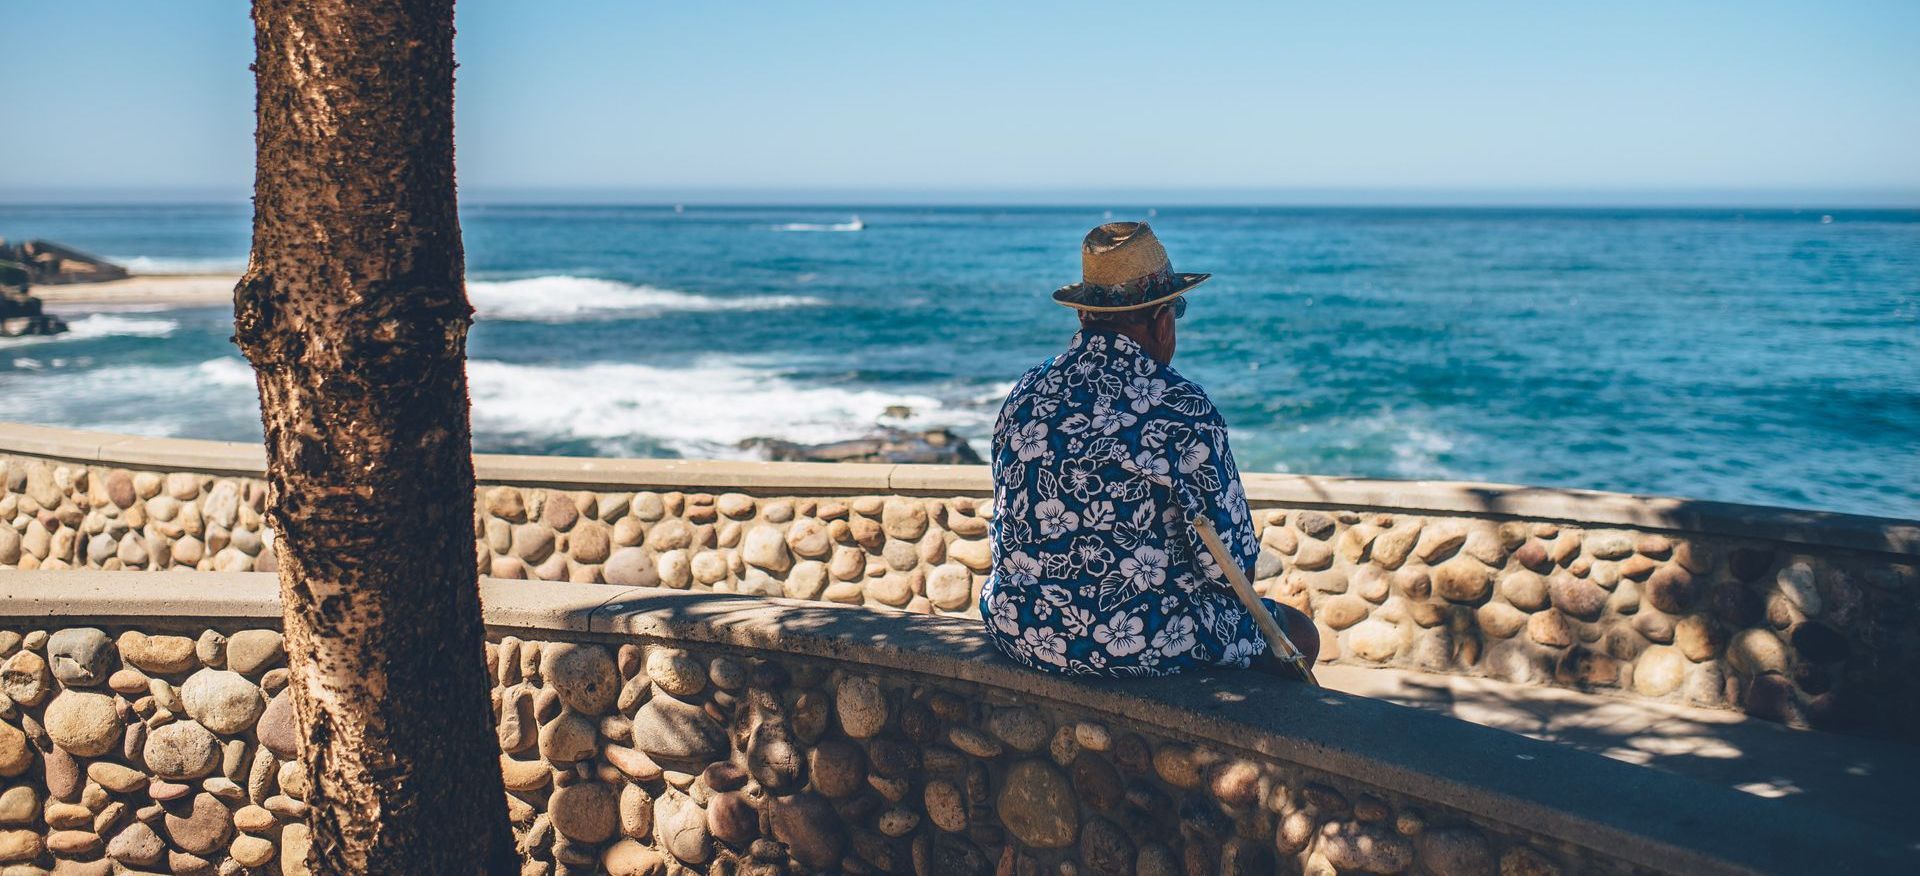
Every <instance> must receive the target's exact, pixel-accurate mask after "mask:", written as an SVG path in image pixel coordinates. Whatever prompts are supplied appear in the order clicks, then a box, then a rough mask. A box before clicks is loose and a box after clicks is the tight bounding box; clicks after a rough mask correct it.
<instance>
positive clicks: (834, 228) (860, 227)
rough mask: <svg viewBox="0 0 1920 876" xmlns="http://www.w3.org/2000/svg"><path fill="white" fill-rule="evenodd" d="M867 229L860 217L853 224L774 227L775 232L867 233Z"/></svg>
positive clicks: (787, 224)
mask: <svg viewBox="0 0 1920 876" xmlns="http://www.w3.org/2000/svg"><path fill="white" fill-rule="evenodd" d="M866 228H867V225H866V223H864V222H861V221H860V217H858V216H855V217H854V218H853V221H852V222H834V223H818V222H787V223H784V224H781V225H775V226H773V230H774V231H825V232H847V231H865V230H866Z"/></svg>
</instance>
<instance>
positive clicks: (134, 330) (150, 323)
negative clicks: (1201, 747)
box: [0, 313, 180, 348]
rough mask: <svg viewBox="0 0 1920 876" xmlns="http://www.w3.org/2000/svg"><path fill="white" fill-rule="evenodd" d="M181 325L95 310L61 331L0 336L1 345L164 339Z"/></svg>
mask: <svg viewBox="0 0 1920 876" xmlns="http://www.w3.org/2000/svg"><path fill="white" fill-rule="evenodd" d="M179 327H180V323H178V322H175V321H173V320H171V319H153V318H146V317H137V316H119V315H116V314H111V313H95V314H90V315H88V316H84V317H81V318H80V319H76V320H73V321H72V322H69V323H67V330H66V331H65V332H64V333H61V334H57V335H33V336H30V337H19V338H0V348H7V347H26V346H32V345H36V344H55V343H62V342H70V341H93V340H99V339H101V338H164V337H168V336H170V335H172V334H173V332H174V330H175V329H178V328H179Z"/></svg>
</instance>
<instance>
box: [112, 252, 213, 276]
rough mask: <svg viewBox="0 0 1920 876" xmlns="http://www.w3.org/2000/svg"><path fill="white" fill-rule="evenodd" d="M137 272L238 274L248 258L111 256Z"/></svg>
mask: <svg viewBox="0 0 1920 876" xmlns="http://www.w3.org/2000/svg"><path fill="white" fill-rule="evenodd" d="M107 260H108V261H110V262H116V263H118V264H120V265H121V266H122V267H125V268H126V269H127V270H128V271H130V272H132V273H135V274H238V273H240V272H241V271H244V270H246V269H247V260H246V259H178V258H167V257H165V256H143V255H142V256H110V257H108V259H107Z"/></svg>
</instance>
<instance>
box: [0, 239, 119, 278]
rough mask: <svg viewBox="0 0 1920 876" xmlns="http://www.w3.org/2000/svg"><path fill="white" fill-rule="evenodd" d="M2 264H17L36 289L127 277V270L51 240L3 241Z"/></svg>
mask: <svg viewBox="0 0 1920 876" xmlns="http://www.w3.org/2000/svg"><path fill="white" fill-rule="evenodd" d="M0 261H5V262H14V263H16V264H18V265H19V266H20V267H21V268H22V269H24V270H25V271H26V272H27V281H28V282H29V283H32V284H33V285H36V286H58V285H62V284H65V283H99V282H103V281H106V280H124V279H126V278H127V276H128V274H127V269H126V268H123V267H120V266H119V265H116V264H114V263H112V262H110V261H107V260H106V259H103V258H100V257H98V256H92V255H88V254H86V253H84V252H81V251H79V250H77V249H74V248H73V247H70V246H62V245H60V244H58V243H54V242H52V241H49V240H28V241H23V242H21V243H7V242H6V241H4V240H0Z"/></svg>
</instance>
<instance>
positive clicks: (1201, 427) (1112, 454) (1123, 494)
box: [980, 329, 1276, 676]
mask: <svg viewBox="0 0 1920 876" xmlns="http://www.w3.org/2000/svg"><path fill="white" fill-rule="evenodd" d="M993 483H994V509H995V514H994V517H993V574H992V576H991V578H990V579H989V580H988V582H987V584H986V586H985V587H984V588H983V589H982V591H981V594H980V614H981V616H982V617H983V618H984V619H985V621H986V626H987V632H988V636H989V638H991V639H992V640H993V641H994V643H995V644H996V645H998V646H999V648H1000V650H1001V651H1003V652H1005V653H1006V654H1007V655H1008V656H1009V657H1012V658H1013V659H1014V660H1016V661H1018V662H1020V663H1022V664H1024V665H1026V666H1028V667H1031V668H1033V669H1038V670H1043V671H1048V672H1058V673H1065V674H1068V675H1110V676H1133V675H1166V674H1170V673H1174V672H1179V671H1182V670H1186V669H1193V668H1198V667H1205V666H1233V667H1245V666H1247V665H1248V663H1249V662H1250V660H1251V658H1252V657H1254V656H1255V655H1257V654H1259V653H1261V652H1263V651H1264V650H1265V649H1266V642H1265V640H1264V639H1263V638H1262V637H1261V635H1260V633H1259V630H1258V629H1257V628H1256V627H1255V626H1254V622H1253V618H1252V617H1251V616H1250V615H1249V614H1248V613H1247V611H1246V610H1245V609H1244V608H1243V607H1242V606H1241V605H1240V603H1239V601H1238V600H1237V599H1235V597H1234V595H1233V590H1232V585H1230V584H1228V583H1227V579H1226V577H1225V576H1224V575H1223V574H1222V573H1221V571H1220V567H1219V564H1218V563H1217V562H1215V560H1214V558H1213V555H1212V554H1211V553H1209V552H1208V551H1207V549H1206V546H1205V544H1204V543H1202V542H1201V541H1200V538H1199V536H1198V534H1196V533H1195V531H1194V529H1193V526H1192V524H1191V522H1190V521H1192V520H1194V519H1197V518H1202V517H1204V518H1206V519H1208V520H1211V521H1212V522H1213V525H1214V528H1215V530H1216V531H1218V532H1219V533H1220V538H1221V540H1222V541H1223V542H1225V543H1226V546H1227V550H1228V552H1229V553H1231V554H1232V555H1233V558H1234V560H1235V561H1236V562H1238V563H1239V564H1240V566H1241V568H1243V569H1245V570H1247V571H1248V572H1251V571H1252V569H1253V563H1254V558H1255V556H1256V555H1257V553H1258V551H1259V549H1260V545H1259V541H1258V540H1257V539H1256V538H1255V537H1254V532H1253V520H1252V516H1251V514H1250V513H1249V512H1248V510H1247V497H1246V493H1245V491H1244V489H1243V488H1242V487H1241V484H1240V473H1239V471H1238V470H1237V469H1236V468H1235V467H1234V464H1233V454H1232V453H1231V452H1230V451H1229V450H1228V449H1227V426H1226V423H1225V421H1223V420H1222V419H1221V418H1220V413H1219V412H1218V411H1216V410H1214V407H1213V402H1212V401H1210V400H1209V399H1208V398H1207V394H1206V393H1205V392H1204V391H1202V390H1201V389H1200V387H1199V386H1198V385H1196V384H1194V383H1193V382H1192V381H1190V380H1188V379H1186V378H1185V377H1182V376H1180V374H1179V372H1176V371H1174V370H1173V368H1172V367H1170V366H1167V365H1163V364H1161V363H1160V362H1158V361H1155V360H1154V359H1153V358H1152V357H1150V356H1148V355H1147V354H1146V352H1145V351H1144V350H1142V349H1141V348H1140V345H1139V344H1138V343H1136V342H1135V341H1134V340H1133V339H1132V338H1129V337H1126V336H1125V335H1122V334H1118V333H1116V332H1110V331H1099V330H1092V329H1089V330H1085V331H1082V332H1080V333H1079V334H1076V335H1074V337H1073V343H1072V345H1071V346H1069V347H1068V348H1067V351H1066V352H1065V353H1063V354H1061V355H1059V356H1056V357H1054V358H1052V359H1049V360H1047V361H1046V362H1045V363H1043V364H1041V365H1040V366H1039V367H1037V368H1034V369H1033V370H1031V371H1028V372H1027V373H1026V374H1025V375H1024V376H1022V377H1021V378H1020V380H1019V382H1017V383H1015V384H1014V386H1013V391H1012V392H1011V393H1010V394H1009V395H1008V396H1007V401H1006V404H1005V405H1004V406H1003V407H1002V408H1001V409H1000V417H999V420H998V421H997V422H996V423H995V425H994V430H993ZM1274 608H1276V606H1273V605H1270V606H1269V610H1273V609H1274Z"/></svg>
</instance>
